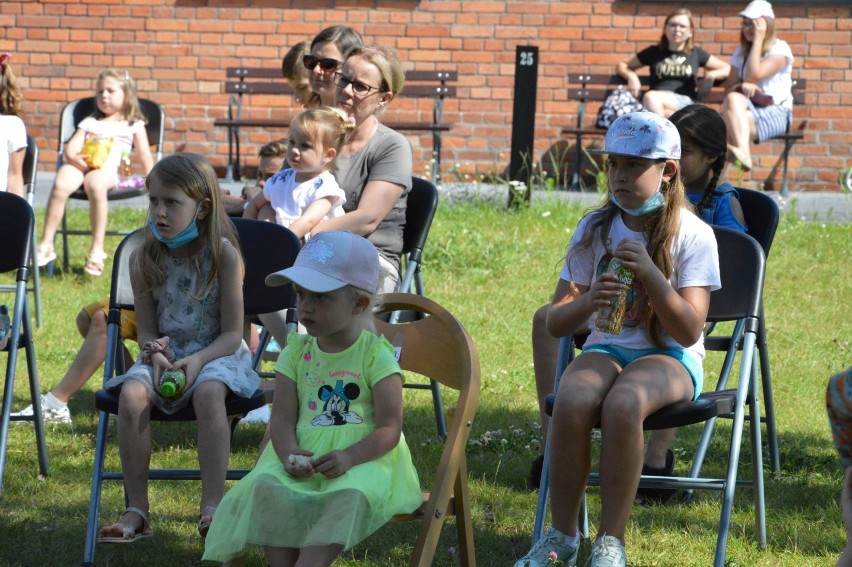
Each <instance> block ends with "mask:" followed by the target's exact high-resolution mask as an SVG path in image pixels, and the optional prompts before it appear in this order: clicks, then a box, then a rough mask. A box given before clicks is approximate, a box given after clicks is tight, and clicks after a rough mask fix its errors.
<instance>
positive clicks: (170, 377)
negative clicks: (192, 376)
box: [160, 368, 186, 398]
mask: <svg viewBox="0 0 852 567" xmlns="http://www.w3.org/2000/svg"><path fill="white" fill-rule="evenodd" d="M185 387H186V374H185V373H184V371H183V370H181V369H180V368H178V369H177V370H166V371H165V372H163V376H162V377H161V378H160V394H162V395H163V397H164V398H176V397H178V396H180V395H181V394H182V393H183V389H184V388H185Z"/></svg>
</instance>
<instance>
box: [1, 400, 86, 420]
mask: <svg viewBox="0 0 852 567" xmlns="http://www.w3.org/2000/svg"><path fill="white" fill-rule="evenodd" d="M39 402H40V403H41V417H42V419H43V420H44V422H45V423H47V422H51V423H71V410H69V409H68V406H67V405H66V406H65V407H64V408H54V407H50V406H49V405H48V403H47V402H46V401H45V399H44V396H41V397H40V398H39ZM10 415H11V416H12V417H30V418H31V417H33V415H35V410H34V409H33V406H32V404H30V405H28V406H27V407H26V408H24V409H22V410H21V411H19V412H14V413H12V414H10Z"/></svg>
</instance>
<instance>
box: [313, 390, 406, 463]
mask: <svg viewBox="0 0 852 567" xmlns="http://www.w3.org/2000/svg"><path fill="white" fill-rule="evenodd" d="M373 407H374V412H375V416H376V428H375V429H374V430H373V431H372V432H371V433H370V434H369V435H367V436H366V437H364V438H363V439H361V440H360V441H358V442H357V443H355V444H353V445H350V446H349V447H347V448H346V449H344V450H342V451H332V452H330V453H327V454H325V455H322V456H320V457H319V458H317V459H315V460H314V470H316V472H318V473H321V474H323V475H325V476H326V477H328V478H335V477H338V476H340V475H342V474H343V473H345V472H346V471H348V470H349V469H351V468H352V467H354V466H356V465H360V464H361V463H366V462H367V461H372V460H374V459H378V458H379V457H381V456H382V455H384V454H385V453H387V452H388V451H390V450H391V449H393V448H394V447H396V446H397V444H398V443H399V438H400V435H401V432H402V377H401V376H400V375H399V374H392V375H390V376H388V377H386V378H384V379H382V380H380V381H379V382H377V383H376V384H375V385H374V386H373Z"/></svg>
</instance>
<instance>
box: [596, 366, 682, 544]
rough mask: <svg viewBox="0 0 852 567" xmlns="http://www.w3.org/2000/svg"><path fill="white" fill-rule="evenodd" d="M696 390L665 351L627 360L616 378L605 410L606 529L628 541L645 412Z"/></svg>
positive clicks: (603, 502)
mask: <svg viewBox="0 0 852 567" xmlns="http://www.w3.org/2000/svg"><path fill="white" fill-rule="evenodd" d="M581 358H582V357H581ZM692 393H693V384H692V379H691V378H690V376H689V373H688V372H687V371H686V368H685V367H684V366H683V365H682V364H681V363H680V362H678V361H677V360H675V359H674V358H672V357H670V356H664V355H651V356H646V357H644V358H641V359H639V360H637V361H635V362H633V363H631V364H629V365H627V366H626V367H625V368H624V370H622V372H621V373H620V374H619V376H618V380H616V381H615V382H614V383H613V385H612V389H611V390H610V391H609V393H608V394H607V396H606V398H605V399H604V402H603V409H602V411H601V434H602V438H601V439H602V442H601V461H600V475H601V477H600V479H601V525H600V533H606V534H608V535H612V536H615V537H617V538H619V539H621V540H622V541H624V531H625V529H626V527H627V520H628V519H629V517H630V512H631V509H632V507H633V500H634V497H635V496H636V488H637V486H638V485H639V475H640V473H641V471H642V453H643V449H644V447H643V445H644V436H643V433H642V423H643V422H644V421H645V418H646V417H647V416H649V415H651V414H652V413H654V412H655V411H657V410H658V409H660V408H661V407H664V406H667V405H669V404H673V403H675V402H679V401H683V400H688V399H691V398H692Z"/></svg>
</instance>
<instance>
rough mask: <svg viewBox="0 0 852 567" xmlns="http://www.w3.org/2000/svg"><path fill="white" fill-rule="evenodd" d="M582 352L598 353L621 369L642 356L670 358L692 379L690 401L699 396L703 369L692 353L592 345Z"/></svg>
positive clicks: (667, 349) (674, 349) (681, 350)
mask: <svg viewBox="0 0 852 567" xmlns="http://www.w3.org/2000/svg"><path fill="white" fill-rule="evenodd" d="M583 352H584V353H586V352H599V353H601V354H605V355H607V356H608V357H610V358H612V359H614V360H615V361H616V362H617V363H618V364H619V365H621V367H622V368H624V367H625V366H627V365H628V364H630V363H631V362H633V361H635V360H639V359H640V358H642V357H644V356H648V355H651V354H664V355H666V356H670V357H672V358H674V359H675V360H677V361H678V362H680V363H681V364H683V366H684V368H686V371H687V372H688V373H689V377H690V378H692V386H693V388H694V390H693V394H692V399H693V400H694V399H696V398H698V396H699V395H701V387H702V386H703V384H704V367H703V366H702V364H701V360H700V359H699V358H698V357H697V356H696V355H695V354H693V353H692V352H690V351H688V350H686V349H682V348H640V349H635V348H625V347H620V346H615V345H603V344H598V345H592V346H588V347H583Z"/></svg>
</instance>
